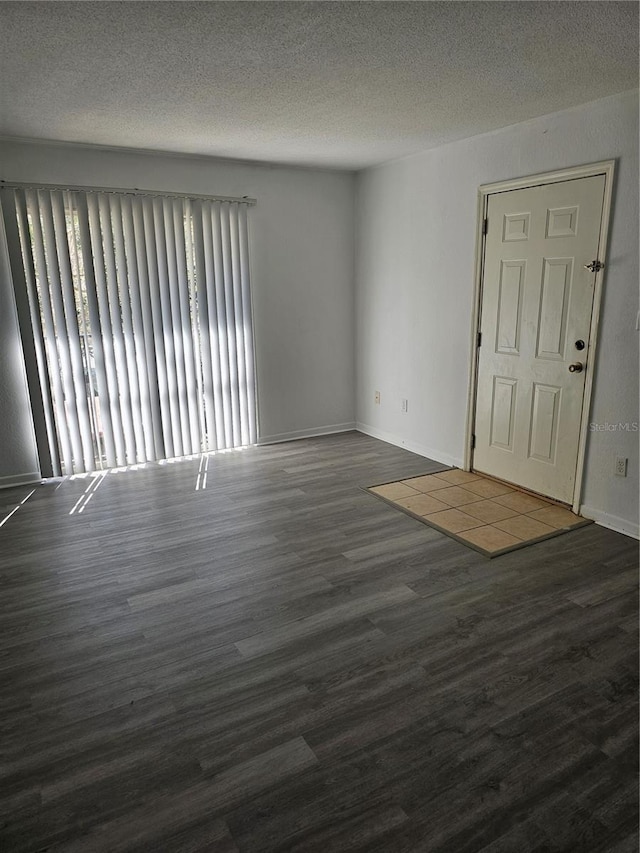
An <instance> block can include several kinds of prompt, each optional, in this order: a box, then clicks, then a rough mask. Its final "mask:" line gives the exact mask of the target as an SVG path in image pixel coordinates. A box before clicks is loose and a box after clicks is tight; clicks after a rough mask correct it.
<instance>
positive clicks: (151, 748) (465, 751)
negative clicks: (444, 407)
mask: <svg viewBox="0 0 640 853" xmlns="http://www.w3.org/2000/svg"><path fill="white" fill-rule="evenodd" d="M201 467H202V466H201V465H200V462H199V461H198V460H192V461H182V462H179V463H174V464H166V465H152V466H149V467H147V468H145V469H144V470H138V471H129V472H125V473H110V474H109V475H108V476H106V477H105V478H104V479H102V480H101V481H95V484H94V485H93V486H92V488H91V490H90V491H87V492H86V497H85V498H84V499H83V501H82V502H81V503H80V504H78V501H79V499H80V498H81V497H82V495H83V493H85V491H86V490H87V488H88V487H89V486H90V485H91V483H92V482H93V481H91V480H83V479H76V480H67V481H64V482H63V483H62V485H60V486H58V485H57V484H55V483H54V484H46V485H42V486H39V487H38V488H37V489H36V491H35V493H34V494H33V495H32V496H31V497H30V498H29V499H28V500H27V501H26V503H24V504H23V505H22V506H21V507H20V509H19V510H18V511H17V512H15V513H14V515H12V516H11V518H10V519H9V520H8V521H7V522H6V523H5V525H4V526H3V527H2V528H1V529H0V590H1V598H0V677H1V687H2V690H1V694H0V736H1V744H0V762H1V767H0V811H1V818H0V850H2V851H3V853H9V851H44V850H47V851H90V853H95V852H96V851H98V853H99V851H104V853H118V851H125V850H126V851H153V853H161V851H167V853H174V851H175V853H178V851H180V853H182V851H185V853H186V851H189V853H197V851H215V853H231V851H236V853H237V851H256V853H265V851H305V853H314V851H319V853H329V851H356V850H357V851H381V853H397V851H419V853H436V851H438V853H440V851H442V853H476V852H477V851H482V853H498V851H504V852H505V853H527V851H532V853H533V851H536V853H541V851H582V850H584V851H589V853H597V851H607V853H614V851H615V852H616V853H622V851H633V853H636V851H637V848H638V834H637V820H638V806H637V732H638V726H637V723H638V717H637V714H638V706H637V688H638V678H637V673H638V585H637V569H638V546H637V542H635V541H634V540H632V539H629V538H626V537H624V536H621V535H618V534H616V533H613V532H611V531H608V530H605V529H603V528H601V527H598V526H596V525H590V526H589V527H586V528H583V529H580V530H576V531H574V532H571V533H567V534H566V535H564V536H561V537H559V538H557V539H551V540H548V541H546V542H542V543H540V544H538V545H534V546H531V547H529V548H526V549H524V550H521V551H517V552H514V553H511V554H507V555H505V556H503V557H499V558H496V559H494V560H488V559H487V558H485V557H483V556H481V555H479V554H477V553H475V552H474V551H471V550H469V549H467V548H465V547H464V546H463V545H461V544H459V543H457V542H455V541H453V540H452V539H449V538H447V537H446V536H444V535H442V534H440V533H438V532H437V531H436V530H433V529H431V528H429V527H426V526H425V525H423V524H421V523H419V522H417V521H415V520H413V519H411V518H409V517H407V516H406V515H404V514H403V513H401V512H398V511H397V510H394V509H393V508H391V507H389V506H387V505H386V504H384V503H382V502H381V501H378V500H376V499H375V498H374V497H372V496H370V495H368V494H366V493H364V492H363V491H361V490H360V487H362V486H366V485H370V484H373V483H380V482H383V481H385V480H392V479H398V478H399V477H403V476H407V477H408V476H412V475H418V474H422V473H427V472H430V471H434V470H438V467H439V466H437V465H436V464H435V463H430V462H429V461H427V460H424V459H422V458H420V457H417V456H414V455H412V454H410V453H408V452H405V451H403V450H401V449H398V448H394V447H391V446H389V445H386V444H383V443H381V442H378V441H375V440H374V439H371V438H367V437H365V436H362V435H359V434H356V433H351V434H345V435H342V436H333V437H326V438H322V439H311V440H305V441H299V442H292V443H290V444H285V445H278V446H274V447H269V448H254V449H251V450H247V451H242V452H238V453H229V454H225V455H221V456H217V457H212V458H210V461H209V465H208V471H207V482H206V488H204V489H202V488H199V489H198V490H197V491H196V483H197V478H198V470H199V468H201ZM202 480H203V472H202V471H201V477H200V486H202ZM30 491H31V489H28V488H22V489H15V490H11V491H4V492H2V493H0V504H2V506H0V519H1V518H3V517H4V516H5V515H6V514H7V513H9V512H10V511H11V510H12V509H13V508H14V507H15V506H17V505H18V503H19V501H21V500H22V499H23V498H24V497H25V496H26V495H27V494H28V493H29V492H30ZM89 496H91V498H90V500H89V501H88V502H87V500H86V498H87V497H89ZM74 506H75V507H76V510H75V512H73V514H70V512H71V510H72V509H73V508H74ZM83 507H84V509H83ZM81 509H82V510H83V511H82V512H80V510H81Z"/></svg>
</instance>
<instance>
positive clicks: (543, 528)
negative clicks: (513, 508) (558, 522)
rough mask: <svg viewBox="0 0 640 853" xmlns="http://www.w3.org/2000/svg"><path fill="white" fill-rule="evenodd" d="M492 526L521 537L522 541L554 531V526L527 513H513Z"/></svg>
mask: <svg viewBox="0 0 640 853" xmlns="http://www.w3.org/2000/svg"><path fill="white" fill-rule="evenodd" d="M494 527H497V528H498V529H499V530H504V532H505V533H509V534H510V535H511V536H515V537H517V538H518V539H522V541H523V542H524V541H525V540H527V539H537V538H538V537H539V536H548V535H549V534H550V533H555V531H556V528H555V527H550V526H549V525H548V524H543V523H542V522H541V521H536V520H535V518H531V516H529V515H514V517H513V518H505V520H504V521H496V522H495V525H494Z"/></svg>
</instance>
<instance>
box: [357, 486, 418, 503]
mask: <svg viewBox="0 0 640 853" xmlns="http://www.w3.org/2000/svg"><path fill="white" fill-rule="evenodd" d="M369 491H370V492H374V493H375V494H376V495H380V496H381V497H383V498H387V500H390V501H395V500H398V498H410V497H411V496H412V495H413V496H415V495H419V494H420V492H418V491H417V490H416V489H412V488H411V486H407V485H405V484H404V483H387V484H386V485H384V486H374V487H373V488H371V489H369Z"/></svg>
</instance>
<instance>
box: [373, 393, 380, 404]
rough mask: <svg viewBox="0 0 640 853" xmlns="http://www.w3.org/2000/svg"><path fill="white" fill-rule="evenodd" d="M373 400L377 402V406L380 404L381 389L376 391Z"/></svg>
mask: <svg viewBox="0 0 640 853" xmlns="http://www.w3.org/2000/svg"><path fill="white" fill-rule="evenodd" d="M373 402H374V403H375V404H376V406H379V405H380V392H379V391H376V392H375V394H374V397H373Z"/></svg>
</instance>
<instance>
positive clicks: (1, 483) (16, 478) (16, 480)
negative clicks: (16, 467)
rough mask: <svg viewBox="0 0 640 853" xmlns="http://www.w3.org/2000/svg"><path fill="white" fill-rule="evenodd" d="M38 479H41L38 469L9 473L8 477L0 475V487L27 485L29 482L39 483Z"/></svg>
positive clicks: (9, 487)
mask: <svg viewBox="0 0 640 853" xmlns="http://www.w3.org/2000/svg"><path fill="white" fill-rule="evenodd" d="M40 480H42V474H41V473H40V471H29V473H28V474H9V476H8V477H0V489H12V488H14V487H15V486H28V485H30V484H31V483H39V482H40Z"/></svg>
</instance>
